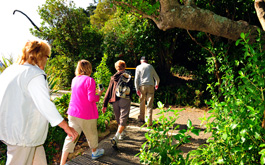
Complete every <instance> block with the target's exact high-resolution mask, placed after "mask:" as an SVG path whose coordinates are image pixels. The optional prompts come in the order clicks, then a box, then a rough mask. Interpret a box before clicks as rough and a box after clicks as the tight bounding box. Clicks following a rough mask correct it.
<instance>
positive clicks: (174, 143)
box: [137, 102, 200, 164]
mask: <svg viewBox="0 0 265 165" xmlns="http://www.w3.org/2000/svg"><path fill="white" fill-rule="evenodd" d="M157 105H158V108H159V109H160V112H159V113H158V114H156V115H161V116H160V117H159V118H158V120H155V121H153V125H152V126H150V127H149V128H150V131H149V132H147V133H146V134H145V137H146V139H147V141H146V142H145V143H144V144H143V145H142V146H141V149H140V153H139V154H137V155H138V156H139V158H140V162H141V163H144V164H186V163H187V162H188V161H189V156H187V157H186V158H184V157H183V156H182V154H181V153H182V151H181V150H180V149H179V147H180V146H181V145H182V144H185V143H189V142H190V138H191V136H190V133H194V134H195V135H197V136H198V135H199V132H200V130H198V129H195V128H194V127H193V126H192V122H191V121H190V120H188V121H187V129H182V130H180V131H178V133H176V134H173V131H174V130H177V129H178V128H179V127H180V125H175V122H176V120H177V118H178V116H179V111H181V110H172V109H171V108H168V109H164V105H163V104H162V102H158V103H157ZM167 112H174V116H168V115H167V114H166V113H167Z"/></svg>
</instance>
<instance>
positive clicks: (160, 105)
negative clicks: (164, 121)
mask: <svg viewBox="0 0 265 165" xmlns="http://www.w3.org/2000/svg"><path fill="white" fill-rule="evenodd" d="M157 106H158V108H159V109H163V108H164V104H163V103H162V102H161V101H158V103H157Z"/></svg>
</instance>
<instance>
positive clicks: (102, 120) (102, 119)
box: [97, 96, 114, 132]
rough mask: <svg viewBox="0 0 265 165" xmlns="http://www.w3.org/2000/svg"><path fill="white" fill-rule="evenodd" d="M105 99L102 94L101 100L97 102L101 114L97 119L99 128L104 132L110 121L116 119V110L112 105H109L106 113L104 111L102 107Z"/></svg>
mask: <svg viewBox="0 0 265 165" xmlns="http://www.w3.org/2000/svg"><path fill="white" fill-rule="evenodd" d="M103 100H104V96H101V98H100V101H99V102H98V103H97V108H98V115H99V116H98V121H97V128H98V130H99V131H101V132H104V131H105V130H106V128H107V127H108V124H109V123H110V121H111V120H113V119H114V112H113V107H112V106H108V107H107V110H106V112H105V113H104V114H103V113H102V111H101V109H102V107H103Z"/></svg>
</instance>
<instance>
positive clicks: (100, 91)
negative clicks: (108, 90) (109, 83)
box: [96, 88, 105, 96]
mask: <svg viewBox="0 0 265 165" xmlns="http://www.w3.org/2000/svg"><path fill="white" fill-rule="evenodd" d="M104 91H105V88H103V90H100V89H97V91H96V92H97V93H98V95H99V96H101V95H102V93H103V92H104Z"/></svg>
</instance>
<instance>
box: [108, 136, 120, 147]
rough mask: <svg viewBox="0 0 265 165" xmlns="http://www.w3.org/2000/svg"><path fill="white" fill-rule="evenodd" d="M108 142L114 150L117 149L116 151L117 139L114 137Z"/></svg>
mask: <svg viewBox="0 0 265 165" xmlns="http://www.w3.org/2000/svg"><path fill="white" fill-rule="evenodd" d="M110 142H111V144H112V147H113V148H114V149H115V150H117V149H118V146H117V144H118V139H117V137H116V136H114V137H113V138H112V139H111V140H110Z"/></svg>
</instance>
